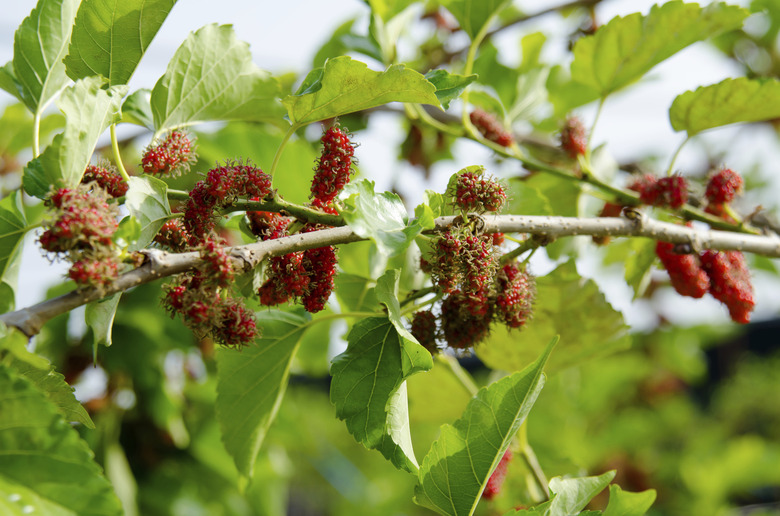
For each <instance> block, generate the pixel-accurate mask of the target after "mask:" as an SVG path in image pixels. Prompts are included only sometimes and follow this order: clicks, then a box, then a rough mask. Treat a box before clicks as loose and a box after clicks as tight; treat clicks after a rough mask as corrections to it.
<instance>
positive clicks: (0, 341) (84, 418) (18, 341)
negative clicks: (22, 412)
mask: <svg viewBox="0 0 780 516" xmlns="http://www.w3.org/2000/svg"><path fill="white" fill-rule="evenodd" d="M0 364H5V365H6V366H8V367H9V368H11V369H13V370H14V372H15V373H16V374H19V375H21V376H23V377H24V378H26V379H27V380H29V381H30V382H31V383H32V384H33V385H35V387H36V388H37V389H38V390H39V391H40V392H42V393H43V394H45V395H46V397H47V398H48V399H49V401H50V402H51V403H53V404H54V406H56V407H57V410H58V411H59V413H60V414H61V415H62V417H64V418H65V420H66V421H68V422H73V423H81V424H83V425H85V426H86V427H87V428H95V424H94V423H93V422H92V419H91V418H90V417H89V414H87V411H86V410H84V407H83V406H81V403H79V401H78V400H77V399H76V397H75V396H74V395H73V388H72V387H71V386H70V385H68V383H67V382H66V381H65V377H64V376H63V375H61V374H60V373H58V372H57V371H55V370H54V367H53V366H52V365H51V363H50V362H49V361H48V360H46V359H45V358H43V357H42V356H40V355H36V354H35V353H30V352H29V351H27V337H26V336H25V335H23V334H22V333H21V332H19V331H17V330H15V329H8V330H7V334H6V335H5V336H4V337H2V338H0Z"/></svg>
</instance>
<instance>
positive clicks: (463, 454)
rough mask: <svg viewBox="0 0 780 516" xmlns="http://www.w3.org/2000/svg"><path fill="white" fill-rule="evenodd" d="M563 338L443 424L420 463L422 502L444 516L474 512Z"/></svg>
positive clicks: (417, 499) (417, 492)
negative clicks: (551, 357) (545, 366)
mask: <svg viewBox="0 0 780 516" xmlns="http://www.w3.org/2000/svg"><path fill="white" fill-rule="evenodd" d="M557 341H558V339H557V338H555V339H553V340H552V341H550V343H549V344H548V345H547V348H546V349H545V350H544V352H543V353H542V354H541V355H540V356H539V358H537V359H536V361H535V362H534V363H533V364H531V365H529V366H528V367H527V368H526V369H524V370H523V371H520V372H517V373H515V374H512V375H510V376H507V377H504V378H502V379H501V380H498V381H497V382H495V383H493V384H491V385H490V386H488V387H483V388H482V389H480V390H479V392H478V393H477V395H476V397H475V398H473V399H472V400H471V401H470V402H469V404H468V406H467V407H466V410H465V412H464V413H463V415H462V416H461V418H460V419H458V420H457V421H455V423H454V424H452V425H444V426H442V428H441V436H440V437H439V439H438V440H437V441H436V442H434V443H433V445H432V446H431V449H430V451H429V452H428V454H427V455H426V456H425V458H424V459H423V463H422V466H421V467H420V473H419V483H418V485H417V487H416V488H415V502H416V503H418V504H420V505H422V506H424V507H428V508H429V509H433V510H434V511H436V512H438V513H439V514H445V515H451V516H460V515H464V516H470V515H471V514H473V512H474V509H475V508H476V506H477V504H478V503H479V500H480V498H481V496H482V491H483V489H484V488H485V485H486V484H487V481H488V479H489V478H490V474H491V473H492V472H493V470H494V469H495V468H496V466H497V465H498V463H499V461H500V460H501V457H503V455H504V452H506V450H507V448H508V447H509V445H510V443H511V442H512V439H513V438H514V436H515V434H516V433H517V430H518V429H519V428H520V425H521V424H522V423H523V421H524V420H525V418H526V416H528V413H529V412H530V410H531V407H532V406H533V404H534V402H535V401H536V398H537V396H539V392H541V390H542V386H543V385H544V381H545V376H544V374H543V373H542V370H543V369H544V365H545V363H546V362H547V359H548V358H549V356H550V352H551V351H552V348H553V347H554V346H555V344H556V343H557Z"/></svg>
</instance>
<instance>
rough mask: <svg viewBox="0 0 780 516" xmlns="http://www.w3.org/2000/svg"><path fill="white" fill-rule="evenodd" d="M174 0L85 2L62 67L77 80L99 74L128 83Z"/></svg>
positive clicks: (109, 79)
mask: <svg viewBox="0 0 780 516" xmlns="http://www.w3.org/2000/svg"><path fill="white" fill-rule="evenodd" d="M175 3H176V0H102V1H99V2H98V1H84V2H82V3H81V6H80V7H79V10H78V14H77V15H76V21H75V24H74V25H73V34H72V35H71V38H70V47H69V49H68V55H67V56H66V57H65V60H64V62H65V67H66V69H67V74H68V77H70V78H71V79H73V80H74V81H75V80H78V79H83V78H84V77H91V76H93V75H100V76H102V77H105V78H106V79H108V84H110V85H111V86H115V85H117V84H127V82H128V81H129V80H130V77H132V75H133V72H135V69H136V67H137V66H138V63H139V62H140V61H141V58H142V57H143V55H144V52H146V49H147V48H148V47H149V44H150V43H151V42H152V40H153V39H154V36H155V35H156V34H157V31H158V30H159V29H160V26H162V24H163V22H164V21H165V18H166V17H167V16H168V13H170V12H171V9H172V8H173V5H174V4H175Z"/></svg>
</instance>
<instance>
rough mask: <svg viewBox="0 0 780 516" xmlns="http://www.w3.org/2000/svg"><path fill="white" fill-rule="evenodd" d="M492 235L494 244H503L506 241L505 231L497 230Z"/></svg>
mask: <svg viewBox="0 0 780 516" xmlns="http://www.w3.org/2000/svg"><path fill="white" fill-rule="evenodd" d="M492 237H493V245H501V244H503V243H504V240H505V237H504V234H503V233H501V232H495V233H493V234H492Z"/></svg>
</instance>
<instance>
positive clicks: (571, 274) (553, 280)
mask: <svg viewBox="0 0 780 516" xmlns="http://www.w3.org/2000/svg"><path fill="white" fill-rule="evenodd" d="M555 335H560V336H561V342H562V344H561V345H560V348H559V350H558V351H559V352H558V353H556V354H555V356H554V357H553V358H552V360H551V361H550V366H549V368H548V371H551V372H553V371H559V370H561V369H564V368H566V367H570V366H572V365H576V364H579V363H582V362H584V361H586V360H590V359H593V358H595V357H599V356H604V355H608V354H610V353H614V352H615V351H617V350H620V349H625V348H627V347H628V346H629V345H630V344H631V337H630V336H629V335H628V326H626V324H625V323H624V321H623V315H622V314H621V313H620V312H618V311H617V310H615V309H614V308H612V306H611V305H610V304H609V303H608V302H607V300H606V299H605V298H604V295H603V294H602V293H601V292H600V291H599V289H598V287H597V286H596V284H595V283H594V282H593V281H592V280H586V279H584V278H582V277H580V275H579V274H578V273H577V269H576V267H575V265H574V262H573V261H570V262H567V263H565V264H563V265H560V266H559V267H558V268H557V269H555V270H554V271H552V272H551V273H549V274H548V275H546V276H543V277H541V278H537V279H536V303H535V305H534V315H533V319H531V321H529V322H527V323H526V324H525V325H524V326H523V328H522V329H521V330H514V331H512V330H508V329H506V328H505V327H504V326H495V327H494V328H493V332H492V333H491V336H490V338H489V339H488V340H487V341H486V342H485V343H483V344H481V345H479V346H477V347H476V349H475V352H476V354H477V356H478V357H479V358H480V360H482V361H483V362H484V363H485V364H486V365H487V366H488V367H491V368H493V369H499V370H505V371H516V370H519V369H522V368H523V367H525V366H526V365H527V364H529V363H530V362H531V361H532V360H533V359H534V358H535V356H536V355H538V354H539V353H540V352H541V350H542V346H543V343H544V342H548V341H549V340H550V339H551V338H552V337H553V336H555Z"/></svg>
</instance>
